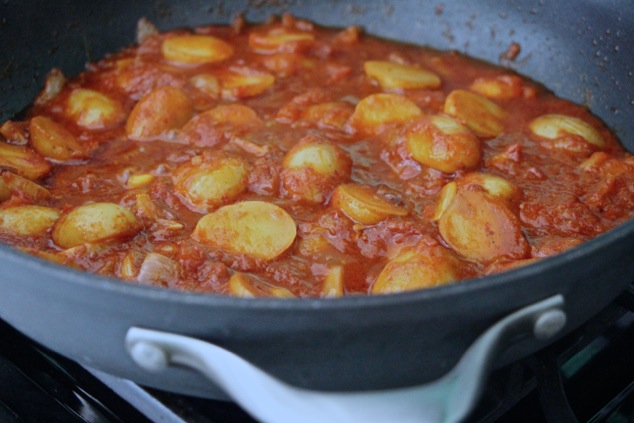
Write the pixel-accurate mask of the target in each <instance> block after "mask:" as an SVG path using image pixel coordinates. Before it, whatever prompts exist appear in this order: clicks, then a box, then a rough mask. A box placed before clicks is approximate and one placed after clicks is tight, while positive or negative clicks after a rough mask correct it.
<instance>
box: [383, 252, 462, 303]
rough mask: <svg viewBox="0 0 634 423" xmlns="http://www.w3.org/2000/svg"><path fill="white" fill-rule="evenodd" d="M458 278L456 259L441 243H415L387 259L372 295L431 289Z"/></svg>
mask: <svg viewBox="0 0 634 423" xmlns="http://www.w3.org/2000/svg"><path fill="white" fill-rule="evenodd" d="M457 279H459V272H458V260H457V259H456V257H454V256H453V254H452V253H451V251H449V250H447V249H446V248H444V247H441V246H426V245H419V246H417V247H415V248H410V249H406V250H403V251H401V252H400V253H399V254H398V255H397V256H396V257H394V258H393V259H392V260H390V261H389V262H388V263H387V264H386V265H385V267H384V268H383V270H382V271H381V273H380V274H379V276H378V277H377V279H376V281H375V282H374V284H373V285H372V291H371V292H372V294H389V293H395V292H402V291H411V290H415V289H422V288H431V287H433V286H439V285H444V284H447V283H450V282H453V281H455V280H457Z"/></svg>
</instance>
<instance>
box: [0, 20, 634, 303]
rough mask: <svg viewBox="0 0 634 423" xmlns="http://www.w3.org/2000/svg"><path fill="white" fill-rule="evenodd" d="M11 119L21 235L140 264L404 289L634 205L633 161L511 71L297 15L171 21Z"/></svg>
mask: <svg viewBox="0 0 634 423" xmlns="http://www.w3.org/2000/svg"><path fill="white" fill-rule="evenodd" d="M139 28H140V30H139V33H138V38H139V39H138V44H137V45H135V46H133V47H130V48H127V49H124V50H122V51H120V52H118V53H114V54H112V55H110V56H108V57H107V58H105V59H103V60H101V61H99V62H96V63H90V64H89V65H88V67H87V70H86V71H85V72H84V73H82V74H81V75H79V76H77V77H75V78H73V79H70V80H66V79H65V78H64V77H63V75H61V73H60V72H59V71H56V70H54V71H52V72H51V74H50V75H49V77H48V79H47V81H46V85H45V88H44V90H43V91H42V93H41V94H40V96H39V97H38V98H37V99H36V100H35V102H34V104H33V105H32V106H31V107H30V108H29V110H28V112H27V113H26V114H25V116H24V118H23V120H15V121H7V122H5V123H4V124H3V125H2V127H1V128H0V171H1V174H0V241H2V242H4V243H7V244H9V245H12V246H14V247H16V248H18V249H21V250H23V251H26V252H28V253H31V254H34V255H37V256H40V257H43V258H46V259H50V260H53V261H55V262H58V263H62V264H66V265H69V266H72V267H75V268H78V269H83V270H86V271H88V272H91V273H95V274H99V275H105V276H111V277H116V278H120V279H123V280H126V281H129V282H130V283H136V284H147V285H157V286H165V287H169V288H173V289H182V290H192V291H199V292H213V293H219V294H230V295H236V296H244V297H259V296H276V297H288V298H292V297H320V296H322V297H333V296H342V295H351V294H384V293H390V292H399V291H405V290H412V289H420V288H426V287H432V286H437V285H442V284H446V283H454V282H458V281H460V280H463V279H465V278H473V277H480V276H485V275H489V274H491V273H494V272H499V271H503V270H506V269H509V268H512V267H515V266H519V265H524V264H529V263H532V262H533V261H535V260H538V259H540V258H543V257H548V256H551V255H553V254H557V253H559V252H561V251H563V250H565V249H568V248H571V247H574V246H576V245H578V244H580V243H582V242H584V241H586V240H588V239H591V238H593V237H595V236H597V235H598V234H600V233H602V232H605V231H607V230H609V229H611V228H614V227H615V226H617V225H619V224H621V223H623V222H624V221H626V220H627V219H629V218H630V217H631V216H632V211H633V210H634V159H633V158H632V156H631V155H630V154H629V153H627V152H625V151H624V150H623V148H622V147H621V146H620V145H619V143H618V140H617V139H616V138H615V136H614V135H613V134H612V133H611V132H610V131H609V130H608V129H607V128H606V127H605V126H604V125H603V124H602V122H600V121H599V120H598V119H597V118H596V117H594V116H593V115H592V114H590V112H589V111H588V110H587V109H585V108H584V107H581V106H579V105H575V104H572V103H571V102H569V101H566V100H563V99H560V98H557V97H556V96H554V95H553V94H552V93H551V92H549V91H547V90H546V89H544V88H543V87H541V86H540V85H538V84H536V83H534V82H532V81H530V80H528V79H526V78H523V77H521V76H519V75H517V74H515V73H513V72H512V71H510V70H508V69H503V68H500V67H496V66H493V65H490V64H486V63H483V62H481V61H477V60H474V59H471V58H468V57H465V56H463V55H461V54H458V53H455V52H439V51H435V50H432V49H428V48H422V47H418V46H413V45H407V44H399V43H396V42H391V41H386V40H382V39H378V38H374V37H372V36H369V35H366V34H363V33H362V32H361V31H360V30H359V29H358V28H356V27H349V28H347V29H344V30H335V29H327V28H321V27H318V26H316V25H313V24H312V23H310V22H306V21H302V20H298V19H295V18H293V17H291V16H284V17H283V18H282V19H280V20H272V21H270V22H268V23H266V24H260V25H249V24H246V23H245V22H243V21H241V20H237V21H236V22H235V23H234V24H233V25H232V26H207V27H199V28H195V29H193V30H176V31H172V32H168V33H158V32H157V31H156V30H155V29H154V27H153V26H152V25H151V24H149V23H148V22H147V21H145V20H141V21H140V24H139Z"/></svg>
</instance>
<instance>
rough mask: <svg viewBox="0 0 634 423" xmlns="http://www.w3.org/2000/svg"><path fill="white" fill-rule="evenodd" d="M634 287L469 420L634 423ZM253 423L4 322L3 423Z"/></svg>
mask: <svg viewBox="0 0 634 423" xmlns="http://www.w3.org/2000/svg"><path fill="white" fill-rule="evenodd" d="M633 347H634V285H630V286H629V287H628V289H627V290H626V291H624V292H623V294H622V295H621V296H620V297H618V298H617V299H616V300H615V301H614V302H613V303H612V304H610V305H609V306H608V307H606V308H605V309H604V310H603V311H602V312H601V313H599V314H598V315H597V316H595V317H594V318H593V319H591V320H590V321H588V322H587V323H586V324H584V325H583V326H582V327H580V328H579V329H577V330H575V331H574V332H572V333H571V334H569V335H567V336H566V337H564V338H563V339H561V340H559V341H557V342H556V343H554V344H552V345H551V346H549V347H548V348H546V349H544V350H542V351H539V352H538V353H536V354H534V355H532V356H529V357H527V358H525V359H523V360H521V361H518V362H516V363H513V364H511V365H509V366H506V367H504V368H501V369H499V370H496V371H495V372H493V374H492V375H491V376H490V378H489V381H488V383H487V388H486V390H485V392H484V394H483V397H482V398H481V400H480V403H479V405H478V407H477V408H476V409H475V410H474V411H473V412H472V413H471V415H470V416H469V418H468V419H467V421H468V422H476V423H485V422H496V423H510V422H549V423H555V422H556V423H561V422H592V423H599V422H605V423H628V422H634V365H633V363H634V361H633V360H632V359H633V357H634V355H633V351H634V350H633ZM145 421H159V422H166V423H183V422H188V423H190V422H194V423H224V422H228V423H233V422H254V420H253V419H252V418H250V417H249V416H248V415H247V414H246V413H245V412H244V411H242V410H241V409H240V408H239V407H238V406H237V405H235V404H232V403H228V402H223V401H214V400H206V399H200V398H193V397H187V396H183V395H177V394H172V393H168V392H163V391H159V390H155V389H148V388H143V387H140V386H138V385H136V384H134V383H132V382H130V381H127V380H122V379H119V378H116V377H113V376H110V375H107V374H104V373H102V372H99V371H97V370H92V369H86V368H84V367H82V366H80V365H79V364H77V363H75V362H73V361H70V360H68V359H66V358H64V357H61V356H59V355H57V354H55V353H53V352H51V351H49V350H47V349H46V348H44V347H42V346H40V345H39V344H37V343H35V342H33V341H31V340H30V339H28V338H26V337H25V336H24V335H22V334H21V333H19V332H18V331H16V330H15V329H13V328H12V327H10V326H9V325H7V324H6V323H4V322H2V321H0V422H99V423H101V422H145Z"/></svg>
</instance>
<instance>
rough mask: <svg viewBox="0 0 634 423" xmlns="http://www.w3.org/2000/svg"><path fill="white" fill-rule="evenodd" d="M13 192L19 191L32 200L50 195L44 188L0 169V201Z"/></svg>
mask: <svg viewBox="0 0 634 423" xmlns="http://www.w3.org/2000/svg"><path fill="white" fill-rule="evenodd" d="M14 192H19V193H20V194H21V195H24V196H26V197H28V198H30V199H32V200H42V199H44V198H48V197H50V196H51V193H50V192H49V190H47V189H46V188H44V187H42V186H40V185H38V184H36V183H35V182H33V181H30V180H28V179H26V178H23V177H22V176H19V175H16V174H15V173H12V172H9V171H8V170H3V171H0V201H4V200H7V199H8V198H9V197H11V194H13V193H14Z"/></svg>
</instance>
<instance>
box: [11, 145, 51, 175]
mask: <svg viewBox="0 0 634 423" xmlns="http://www.w3.org/2000/svg"><path fill="white" fill-rule="evenodd" d="M0 167H6V168H9V169H11V170H12V171H13V172H15V173H17V174H18V175H20V176H24V177H25V178H28V179H31V180H36V179H40V178H41V177H42V176H44V175H46V174H48V173H49V172H50V170H51V164H50V163H48V162H47V161H46V160H44V158H43V157H42V156H40V155H39V154H37V153H36V152H34V151H33V150H31V149H30V148H27V147H23V146H17V145H10V144H6V143H3V142H0Z"/></svg>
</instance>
